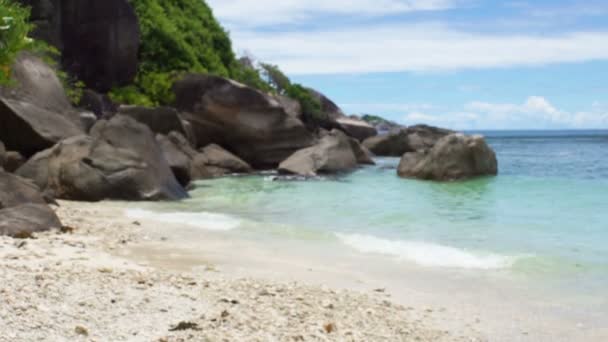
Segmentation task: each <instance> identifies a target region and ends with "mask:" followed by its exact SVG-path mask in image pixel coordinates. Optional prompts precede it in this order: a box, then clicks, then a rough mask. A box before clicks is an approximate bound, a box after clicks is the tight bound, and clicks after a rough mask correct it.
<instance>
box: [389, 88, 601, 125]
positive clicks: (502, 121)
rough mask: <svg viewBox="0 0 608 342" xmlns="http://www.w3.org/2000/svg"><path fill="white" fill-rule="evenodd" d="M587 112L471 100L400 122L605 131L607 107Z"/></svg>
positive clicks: (543, 102)
mask: <svg viewBox="0 0 608 342" xmlns="http://www.w3.org/2000/svg"><path fill="white" fill-rule="evenodd" d="M590 107H591V109H590V110H588V111H578V112H568V111H564V110H559V109H558V108H556V107H555V106H554V105H553V104H551V102H549V101H548V100H547V99H546V98H544V97H541V96H530V97H529V98H528V99H526V100H525V101H524V102H523V103H522V104H510V103H489V102H480V101H474V102H471V103H469V104H466V105H465V106H464V107H463V109H462V110H458V109H457V110H449V109H445V108H444V110H441V109H436V110H434V111H432V112H430V111H429V112H427V111H424V112H421V111H412V112H409V113H408V114H406V115H404V116H403V117H402V119H401V122H402V123H403V124H406V125H413V124H418V123H428V124H432V125H438V126H443V127H449V128H453V129H464V130H467V129H469V130H470V129H584V128H587V129H589V128H603V129H605V128H608V108H606V107H604V106H601V105H599V104H596V103H594V104H592V105H591V106H590Z"/></svg>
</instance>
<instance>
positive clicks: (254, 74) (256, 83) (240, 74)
mask: <svg viewBox="0 0 608 342" xmlns="http://www.w3.org/2000/svg"><path fill="white" fill-rule="evenodd" d="M232 77H233V78H234V79H235V80H238V81H239V82H241V83H243V84H245V85H248V86H250V87H252V88H256V89H259V90H261V91H263V92H266V93H270V92H273V88H272V87H271V86H270V85H269V84H268V83H266V82H265V81H264V80H263V79H262V78H261V77H260V72H259V71H258V70H256V69H255V68H251V67H249V66H246V65H242V64H241V63H238V65H237V66H236V67H235V68H234V69H233V74H232Z"/></svg>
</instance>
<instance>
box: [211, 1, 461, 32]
mask: <svg viewBox="0 0 608 342" xmlns="http://www.w3.org/2000/svg"><path fill="white" fill-rule="evenodd" d="M207 1H208V2H209V4H210V5H211V7H212V8H213V10H214V13H215V14H216V15H217V16H218V17H219V18H220V19H221V20H222V21H223V22H224V23H227V24H229V26H231V27H261V26H267V25H276V24H298V23H299V22H300V21H303V20H308V19H311V18H313V17H314V16H318V15H360V16H366V17H370V16H372V17H373V16H382V15H394V14H400V13H407V12H415V11H435V10H443V9H447V8H450V7H451V6H452V5H453V4H454V2H455V0H282V1H276V0H256V1H251V0H207Z"/></svg>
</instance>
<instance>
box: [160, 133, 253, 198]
mask: <svg viewBox="0 0 608 342" xmlns="http://www.w3.org/2000/svg"><path fill="white" fill-rule="evenodd" d="M156 140H157V141H158V142H159V144H160V146H161V149H162V150H163V153H164V155H165V158H166V159H167V161H168V162H169V166H170V167H171V170H172V171H173V173H174V174H175V177H176V178H177V179H178V181H179V182H180V183H181V184H182V185H184V186H186V185H187V184H188V183H190V181H193V180H199V179H207V178H213V177H221V176H225V175H227V174H231V173H247V172H251V171H252V168H251V166H250V165H249V164H247V163H246V162H245V161H243V160H242V159H240V158H239V157H237V156H235V155H234V154H232V153H230V152H228V151H226V150H225V149H223V148H222V147H220V146H218V145H215V144H211V145H208V146H206V147H205V148H203V149H201V151H200V152H198V151H196V150H194V149H193V148H192V146H190V144H189V142H188V140H186V138H185V137H184V136H183V135H181V134H180V133H178V132H171V133H170V134H169V135H167V136H164V135H160V134H159V135H157V136H156Z"/></svg>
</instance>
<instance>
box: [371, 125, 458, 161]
mask: <svg viewBox="0 0 608 342" xmlns="http://www.w3.org/2000/svg"><path fill="white" fill-rule="evenodd" d="M452 133H454V132H453V131H450V130H446V129H441V128H437V127H432V126H426V125H417V126H411V127H407V128H400V129H394V130H392V131H390V132H389V133H388V134H384V135H378V136H375V137H371V138H368V139H366V140H365V141H363V146H365V147H367V148H368V149H369V150H370V151H371V152H373V153H374V154H376V155H378V156H390V157H400V156H402V155H403V154H404V153H407V152H416V151H424V150H427V149H430V148H432V147H433V146H434V145H435V144H436V143H437V141H439V139H441V138H443V137H445V136H447V135H449V134H452Z"/></svg>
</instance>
